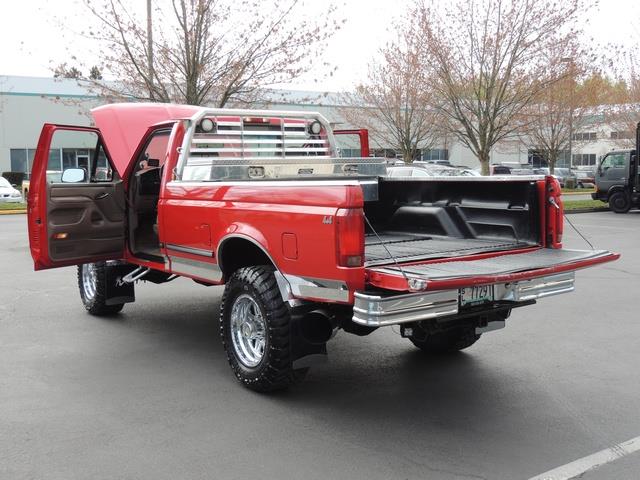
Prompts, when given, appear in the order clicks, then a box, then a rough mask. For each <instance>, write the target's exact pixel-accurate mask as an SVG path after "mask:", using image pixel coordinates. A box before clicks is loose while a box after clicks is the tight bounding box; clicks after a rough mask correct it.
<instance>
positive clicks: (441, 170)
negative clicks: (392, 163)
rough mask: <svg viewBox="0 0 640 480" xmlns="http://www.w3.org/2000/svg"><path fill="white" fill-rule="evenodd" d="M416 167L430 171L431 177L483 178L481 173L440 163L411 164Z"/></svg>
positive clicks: (418, 162)
mask: <svg viewBox="0 0 640 480" xmlns="http://www.w3.org/2000/svg"><path fill="white" fill-rule="evenodd" d="M411 165H412V166H414V167H418V168H422V169H424V170H426V171H428V172H429V173H430V174H431V175H430V176H431V177H458V176H461V177H478V176H481V175H480V173H479V172H477V171H475V170H473V169H471V168H467V167H458V166H451V165H442V164H438V163H430V162H422V161H417V162H413V163H412V164H411Z"/></svg>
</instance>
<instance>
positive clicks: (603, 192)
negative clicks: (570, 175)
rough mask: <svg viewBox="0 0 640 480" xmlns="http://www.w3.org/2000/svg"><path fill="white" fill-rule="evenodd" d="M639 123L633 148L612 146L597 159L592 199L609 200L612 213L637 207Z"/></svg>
mask: <svg viewBox="0 0 640 480" xmlns="http://www.w3.org/2000/svg"><path fill="white" fill-rule="evenodd" d="M639 151H640V123H638V126H637V128H636V148H635V149H629V150H614V151H611V152H609V153H607V154H606V155H604V156H603V157H602V158H601V159H600V163H599V164H598V168H597V170H596V175H595V181H596V191H595V192H594V193H592V194H591V198H593V199H594V200H602V201H603V202H609V209H610V210H611V211H613V212H615V213H627V212H628V211H629V210H631V208H634V207H635V208H637V207H640V170H639V169H638V152H639Z"/></svg>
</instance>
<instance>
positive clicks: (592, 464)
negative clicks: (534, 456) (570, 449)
mask: <svg viewBox="0 0 640 480" xmlns="http://www.w3.org/2000/svg"><path fill="white" fill-rule="evenodd" d="M639 450H640V437H636V438H632V439H631V440H627V441H626V442H623V443H618V444H616V445H614V446H613V447H609V448H605V449H604V450H600V451H599V452H596V453H594V454H592V455H589V456H587V457H583V458H581V459H579V460H576V461H575V462H571V463H567V464H566V465H563V466H561V467H558V468H554V469H553V470H549V471H548V472H545V473H543V474H540V475H536V476H535V477H532V478H530V479H529V480H569V479H571V478H576V477H578V476H579V475H582V474H583V473H585V472H588V471H589V470H595V469H596V468H598V467H601V466H603V465H605V464H607V463H610V462H613V461H615V460H619V459H621V458H622V457H625V456H627V455H629V454H631V453H634V452H637V451H639Z"/></svg>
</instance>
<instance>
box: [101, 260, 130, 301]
mask: <svg viewBox="0 0 640 480" xmlns="http://www.w3.org/2000/svg"><path fill="white" fill-rule="evenodd" d="M135 268H136V266H135V265H130V264H126V263H117V264H109V263H107V265H105V275H106V288H105V296H106V299H105V304H106V305H119V304H121V303H132V302H135V301H136V296H135V288H134V284H133V283H123V282H122V281H121V279H122V277H124V276H125V275H127V274H128V273H131V272H132V271H133V270H134V269H135Z"/></svg>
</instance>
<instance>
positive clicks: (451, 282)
mask: <svg viewBox="0 0 640 480" xmlns="http://www.w3.org/2000/svg"><path fill="white" fill-rule="evenodd" d="M619 257H620V255H619V254H615V253H611V252H608V251H606V250H567V249H550V248H529V249H523V250H520V251H516V252H508V253H504V254H500V253H497V254H496V253H493V254H486V255H478V256H470V257H466V258H454V259H445V260H443V259H439V260H435V261H431V262H422V263H412V264H404V265H403V264H399V265H386V266H377V267H373V266H372V267H369V268H367V269H366V275H367V283H368V284H369V285H371V286H374V287H378V288H383V289H385V290H396V291H409V290H413V291H415V290H417V289H419V290H430V291H431V290H442V289H448V288H462V287H467V286H473V285H488V284H495V283H503V282H515V281H519V280H526V279H530V278H536V277H542V276H547V275H553V274H555V273H562V272H568V271H573V270H578V269H580V268H586V267H590V266H592V265H596V264H599V263H605V262H610V261H613V260H616V259H618V258H619ZM409 282H413V288H411V285H410V283H409ZM416 285H420V286H421V288H416Z"/></svg>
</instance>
